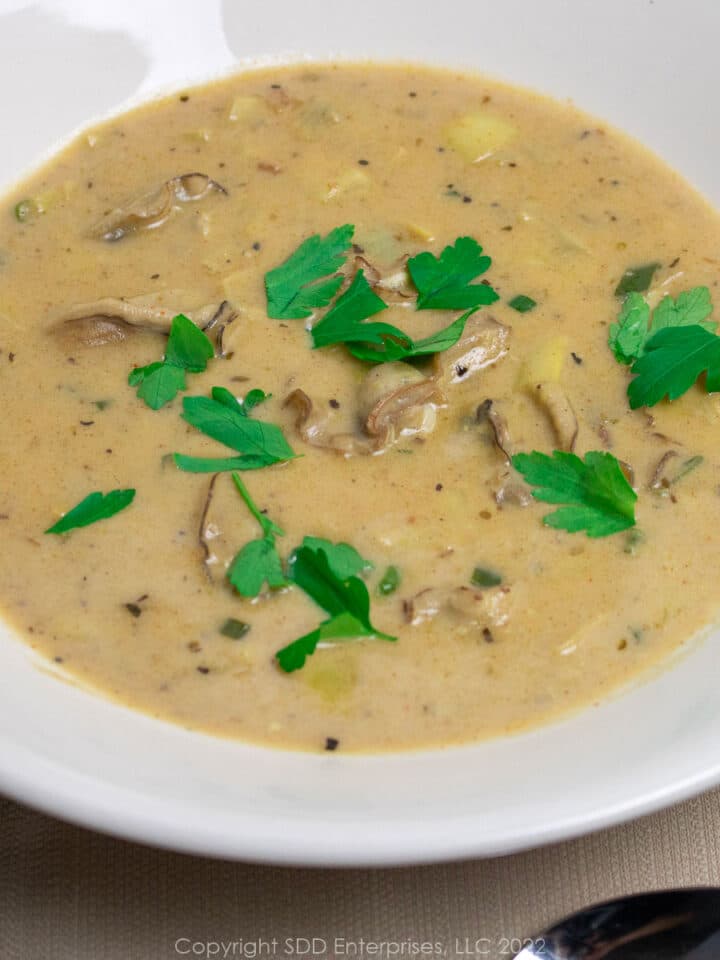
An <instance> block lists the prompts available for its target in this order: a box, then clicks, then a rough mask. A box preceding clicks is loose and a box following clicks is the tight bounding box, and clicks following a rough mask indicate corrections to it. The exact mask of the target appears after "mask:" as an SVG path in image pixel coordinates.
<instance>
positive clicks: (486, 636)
mask: <svg viewBox="0 0 720 960" xmlns="http://www.w3.org/2000/svg"><path fill="white" fill-rule="evenodd" d="M483 640H484V641H485V643H494V642H495V637H494V636H493V632H492V630H491V629H490V627H483Z"/></svg>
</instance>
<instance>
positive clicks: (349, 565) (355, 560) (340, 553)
mask: <svg viewBox="0 0 720 960" xmlns="http://www.w3.org/2000/svg"><path fill="white" fill-rule="evenodd" d="M301 546H302V547H308V548H309V549H310V550H313V551H315V553H317V551H318V550H322V551H323V552H324V553H325V556H326V557H327V562H328V564H329V565H330V569H331V570H332V572H333V573H334V575H335V576H336V577H339V578H340V580H346V579H347V578H348V577H354V576H357V575H358V574H360V573H364V572H365V571H366V570H372V568H373V565H372V563H370V561H369V560H366V559H365V558H364V557H362V556H360V554H359V553H358V552H357V550H356V549H355V547H351V546H350V544H349V543H332V541H330V540H324V539H323V538H322V537H303V542H302V544H301Z"/></svg>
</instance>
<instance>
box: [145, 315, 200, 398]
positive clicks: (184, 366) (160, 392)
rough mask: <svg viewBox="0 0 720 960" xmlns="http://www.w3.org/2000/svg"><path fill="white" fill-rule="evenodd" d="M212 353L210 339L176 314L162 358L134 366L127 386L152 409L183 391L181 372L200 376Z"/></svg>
mask: <svg viewBox="0 0 720 960" xmlns="http://www.w3.org/2000/svg"><path fill="white" fill-rule="evenodd" d="M214 353H215V351H214V349H213V345H212V343H211V342H210V340H209V339H208V338H207V337H206V336H205V334H204V333H203V332H202V330H200V328H199V327H196V326H195V324H194V323H193V322H192V320H189V319H188V318H187V317H186V316H185V315H184V314H182V313H179V314H178V315H177V316H176V317H174V318H173V322H172V325H171V326H170V335H169V336H168V342H167V349H166V352H165V357H164V359H162V360H159V361H157V362H155V363H150V364H148V365H147V366H146V367H135V369H134V370H132V371H131V372H130V375H129V376H128V383H129V384H130V386H131V387H137V388H138V392H137V393H138V396H139V397H140V399H141V400H144V401H145V403H146V404H147V405H148V406H149V407H151V408H152V409H153V410H159V409H160V407H164V406H165V404H166V403H170V401H171V400H173V399H174V398H175V396H176V395H177V393H178V392H179V391H180V390H185V389H186V383H185V373H186V372H190V373H202V371H203V370H205V368H206V367H207V363H208V360H210V359H211V358H212V357H213V355H214Z"/></svg>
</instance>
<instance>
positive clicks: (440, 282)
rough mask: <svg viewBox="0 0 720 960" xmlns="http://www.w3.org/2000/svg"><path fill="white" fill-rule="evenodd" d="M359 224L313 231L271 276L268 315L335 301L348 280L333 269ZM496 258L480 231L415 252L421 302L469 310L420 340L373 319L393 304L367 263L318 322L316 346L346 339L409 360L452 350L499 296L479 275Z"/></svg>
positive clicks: (294, 314) (296, 314) (412, 266)
mask: <svg viewBox="0 0 720 960" xmlns="http://www.w3.org/2000/svg"><path fill="white" fill-rule="evenodd" d="M353 231H354V227H353V226H352V225H351V224H345V225H344V226H343V227H337V228H336V229H335V230H333V231H331V232H330V233H329V234H328V235H327V236H326V237H324V238H323V237H321V236H320V235H318V234H316V235H314V236H312V237H309V238H308V239H307V240H305V241H304V242H303V243H302V244H301V245H300V246H299V247H298V248H297V250H296V251H295V252H294V253H293V254H291V256H290V257H289V258H288V259H287V260H286V261H285V262H284V263H282V264H280V266H279V267H276V268H275V269H274V270H271V271H270V272H269V273H268V274H267V275H266V277H265V288H266V292H267V304H268V316H270V317H274V318H278V319H288V318H298V319H302V318H305V319H306V318H307V317H309V316H311V314H312V310H313V309H316V308H319V307H323V306H327V305H328V304H329V303H330V301H331V300H332V298H333V296H334V295H335V294H336V293H337V292H338V291H339V289H340V286H341V285H342V280H343V278H342V277H341V276H337V275H335V276H329V274H330V273H331V272H332V271H337V270H339V269H340V267H342V266H343V265H344V263H345V262H346V259H347V258H346V256H345V250H346V249H347V247H348V245H349V243H350V240H351V238H352V236H353ZM490 263H491V260H490V257H488V256H486V255H484V254H483V250H482V247H481V246H480V244H479V243H478V242H477V241H476V240H474V239H473V238H472V237H458V239H457V240H456V241H455V243H454V244H451V245H449V246H447V247H445V249H444V250H443V251H442V252H441V253H440V255H439V256H437V257H436V256H434V254H432V253H429V252H427V251H425V252H422V253H419V254H417V255H416V256H414V257H410V259H409V260H408V263H407V269H408V274H409V276H410V278H411V280H412V282H413V284H414V285H415V288H416V290H417V297H416V303H415V306H416V309H417V310H464V311H465V313H464V314H463V315H462V316H460V317H457V318H456V319H455V320H454V321H453V322H452V323H450V324H449V325H448V326H447V327H445V328H444V329H442V330H440V331H438V332H437V333H434V334H432V335H431V336H429V337H425V338H424V339H422V340H417V341H416V340H413V339H412V337H410V335H409V334H407V333H405V332H404V331H403V330H401V329H400V328H399V327H396V326H394V325H393V324H389V323H384V322H378V321H373V322H372V323H368V322H367V321H368V320H369V319H370V318H371V317H374V316H375V315H376V314H378V313H380V312H382V311H383V310H386V309H387V306H388V304H387V303H385V301H384V300H382V298H381V297H379V296H378V294H377V293H376V292H375V291H374V290H373V289H372V288H371V286H370V284H369V283H368V281H367V278H366V277H365V273H364V271H363V270H359V271H358V272H357V273H356V274H355V276H354V277H353V280H352V283H351V284H350V286H349V287H348V288H347V290H345V291H344V293H342V294H341V295H340V296H339V297H338V298H337V299H336V300H335V302H334V303H333V304H332V306H331V307H330V309H329V310H328V311H327V313H326V314H325V316H324V317H322V318H321V319H320V320H319V321H318V322H317V323H315V324H314V326H313V327H312V330H311V334H312V341H313V347H314V348H319V347H326V346H330V345H332V344H340V343H344V344H345V345H346V346H347V348H348V350H349V351H350V353H351V354H352V355H353V356H355V357H357V358H358V359H360V360H365V361H368V362H370V363H385V362H388V361H396V360H409V359H414V358H418V357H424V356H431V355H432V354H435V353H440V352H442V351H443V350H447V349H449V348H450V347H452V346H453V345H454V344H456V343H457V342H458V340H459V339H460V337H461V336H462V335H463V331H464V329H465V324H466V322H467V320H468V318H469V317H470V316H471V314H472V313H474V312H475V311H476V310H477V309H478V308H479V307H480V306H483V305H488V304H491V303H494V302H495V301H496V300H497V299H498V294H497V293H496V291H495V290H494V289H493V288H492V287H491V286H490V284H489V283H487V282H486V281H484V280H483V281H481V282H480V283H475V282H474V281H476V280H477V279H478V277H480V276H482V274H484V273H485V272H486V271H487V269H488V268H489V266H490Z"/></svg>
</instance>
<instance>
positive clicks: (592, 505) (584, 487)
mask: <svg viewBox="0 0 720 960" xmlns="http://www.w3.org/2000/svg"><path fill="white" fill-rule="evenodd" d="M512 464H513V466H514V467H515V469H516V470H517V471H518V473H520V474H522V476H523V477H524V478H525V480H526V481H527V482H528V483H529V484H530V485H531V486H533V487H535V488H536V489H535V490H533V491H532V495H533V497H534V498H535V499H536V500H541V501H542V502H544V503H555V504H563V506H561V507H560V509H559V510H555V511H554V512H553V513H549V514H547V515H546V516H545V517H543V523H545V524H546V525H547V526H549V527H555V528H556V529H559V530H567V531H569V532H570V533H577V532H578V531H581V530H584V531H585V533H586V534H587V535H588V536H589V537H607V536H609V535H610V534H613V533H619V532H620V531H621V530H627V529H628V528H629V527H632V526H634V525H635V501H636V500H637V494H636V493H635V491H634V490H633V488H632V487H631V486H630V484H629V483H628V480H627V478H626V477H625V474H624V473H623V471H622V468H621V466H620V463H619V462H618V460H617V459H616V458H615V457H614V456H613V455H612V454H611V453H606V452H603V451H599V450H591V451H589V452H588V453H586V454H585V458H584V460H581V459H580V457H578V456H577V455H576V454H574V453H567V452H566V451H563V450H554V451H553V453H552V455H551V456H549V455H548V454H546V453H538V452H537V451H534V452H533V453H517V454H515V456H514V457H513V458H512Z"/></svg>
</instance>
